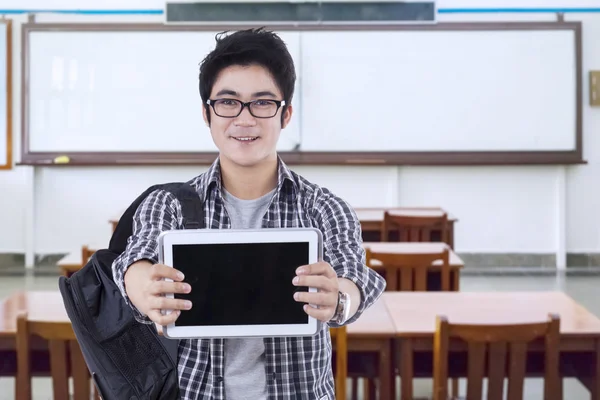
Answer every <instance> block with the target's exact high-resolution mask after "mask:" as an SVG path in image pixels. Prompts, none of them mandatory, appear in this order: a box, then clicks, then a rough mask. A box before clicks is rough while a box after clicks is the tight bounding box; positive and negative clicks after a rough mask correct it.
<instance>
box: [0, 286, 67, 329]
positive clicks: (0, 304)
mask: <svg viewBox="0 0 600 400" xmlns="http://www.w3.org/2000/svg"><path fill="white" fill-rule="evenodd" d="M22 311H27V316H28V318H29V319H30V320H35V321H61V322H65V321H66V322H68V321H69V317H68V316H67V312H66V311H65V307H64V304H63V301H62V297H61V295H60V292H59V291H58V290H52V291H23V292H16V293H13V294H12V295H10V296H9V297H7V298H5V299H3V300H1V301H0V337H3V336H14V335H15V334H16V332H17V316H18V315H19V313H20V312H22Z"/></svg>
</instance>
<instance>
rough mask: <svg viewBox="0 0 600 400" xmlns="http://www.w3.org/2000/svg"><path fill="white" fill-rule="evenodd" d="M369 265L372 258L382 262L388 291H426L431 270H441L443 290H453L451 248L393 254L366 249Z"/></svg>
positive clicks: (382, 273) (382, 272)
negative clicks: (451, 283) (435, 251)
mask: <svg viewBox="0 0 600 400" xmlns="http://www.w3.org/2000/svg"><path fill="white" fill-rule="evenodd" d="M365 252H366V259H367V263H366V264H367V266H370V265H371V262H372V260H378V261H380V262H381V263H382V269H383V271H381V275H383V276H384V277H385V280H386V284H387V285H386V291H390V292H397V291H403V292H414V291H419V292H424V291H427V276H428V273H429V272H430V271H433V270H436V271H437V270H439V271H441V280H442V282H441V283H442V286H441V290H442V291H444V292H448V291H450V290H452V288H451V285H450V250H449V249H448V248H446V249H444V250H443V251H442V252H439V253H411V254H408V253H407V254H393V253H377V252H373V251H372V250H371V249H370V248H367V249H365ZM434 263H435V264H434Z"/></svg>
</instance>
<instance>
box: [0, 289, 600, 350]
mask: <svg viewBox="0 0 600 400" xmlns="http://www.w3.org/2000/svg"><path fill="white" fill-rule="evenodd" d="M23 310H26V311H27V312H28V313H29V318H32V319H35V320H45V321H69V319H68V316H67V313H66V311H65V309H64V306H63V302H62V297H61V295H60V292H59V291H58V290H56V291H27V292H16V293H14V294H12V295H11V296H9V297H7V298H5V299H3V300H0V338H3V337H4V338H14V336H15V334H16V319H17V315H18V313H19V312H21V311H23ZM551 312H552V313H557V314H559V315H560V317H561V333H562V334H563V335H572V336H582V337H584V336H590V337H599V336H600V319H599V318H598V317H597V316H595V315H594V314H592V313H591V312H589V311H588V310H586V309H585V308H584V307H583V306H581V305H580V304H578V303H577V302H575V301H574V300H573V299H572V298H570V297H569V296H567V295H566V294H564V293H562V292H484V293H475V292H385V293H383V294H382V296H381V298H380V299H379V300H378V301H377V302H376V303H375V304H374V305H373V306H372V307H370V308H369V309H367V310H366V311H365V313H364V314H363V315H362V316H361V317H360V318H359V319H358V320H357V321H356V322H355V323H353V324H351V325H349V326H348V334H349V335H350V336H353V337H363V336H364V337H369V338H373V337H392V336H394V335H395V336H399V337H412V338H414V337H419V336H423V337H429V336H432V335H433V333H434V332H435V318H436V316H437V315H440V314H443V315H446V316H447V317H448V320H449V321H450V322H461V323H473V324H478V323H479V324H484V323H524V322H536V321H545V320H546V319H547V316H548V313H551Z"/></svg>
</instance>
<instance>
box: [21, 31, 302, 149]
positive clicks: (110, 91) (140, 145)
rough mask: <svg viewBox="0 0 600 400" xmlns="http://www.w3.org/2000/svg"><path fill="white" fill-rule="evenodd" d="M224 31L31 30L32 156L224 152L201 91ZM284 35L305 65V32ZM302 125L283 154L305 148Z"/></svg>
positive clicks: (293, 128)
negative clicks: (202, 69)
mask: <svg viewBox="0 0 600 400" xmlns="http://www.w3.org/2000/svg"><path fill="white" fill-rule="evenodd" d="M83 29H85V28H83ZM216 33H217V31H214V32H212V31H81V32H79V31H32V32H30V33H29V55H28V56H29V63H28V65H29V87H28V90H29V96H28V98H29V111H28V122H29V151H31V152H70V151H74V152H213V151H217V149H216V147H215V145H214V143H213V141H212V138H211V136H210V131H209V128H208V127H207V126H206V124H205V123H204V120H203V119H202V101H201V98H200V94H199V92H198V71H199V64H200V62H201V61H202V59H203V58H204V56H205V55H206V54H207V53H208V52H210V51H211V50H212V49H213V48H214V46H215V34H216ZM281 37H282V39H283V40H284V41H286V43H287V45H288V48H289V51H290V53H291V54H292V57H293V58H294V61H295V62H296V63H299V61H300V60H299V46H298V43H299V33H297V32H285V33H282V34H281ZM299 91H300V89H299V88H297V89H296V94H295V96H299ZM295 98H297V97H295ZM292 105H293V106H294V111H295V112H294V114H296V115H297V114H298V113H299V107H298V106H297V105H296V103H295V102H294V101H292ZM298 126H299V119H298V118H297V117H296V118H292V121H291V122H290V124H289V125H288V126H287V127H286V129H284V130H283V131H282V134H281V139H280V141H279V150H290V149H292V148H294V147H295V146H296V145H297V144H298V141H299V136H300V135H299V128H298Z"/></svg>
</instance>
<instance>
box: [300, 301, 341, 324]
mask: <svg viewBox="0 0 600 400" xmlns="http://www.w3.org/2000/svg"><path fill="white" fill-rule="evenodd" d="M304 312H305V313H307V314H308V315H310V316H311V317H313V318H316V319H318V320H319V321H323V322H327V321H329V320H331V318H333V315H334V310H333V308H331V307H327V308H314V307H312V306H310V305H308V304H305V305H304Z"/></svg>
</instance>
